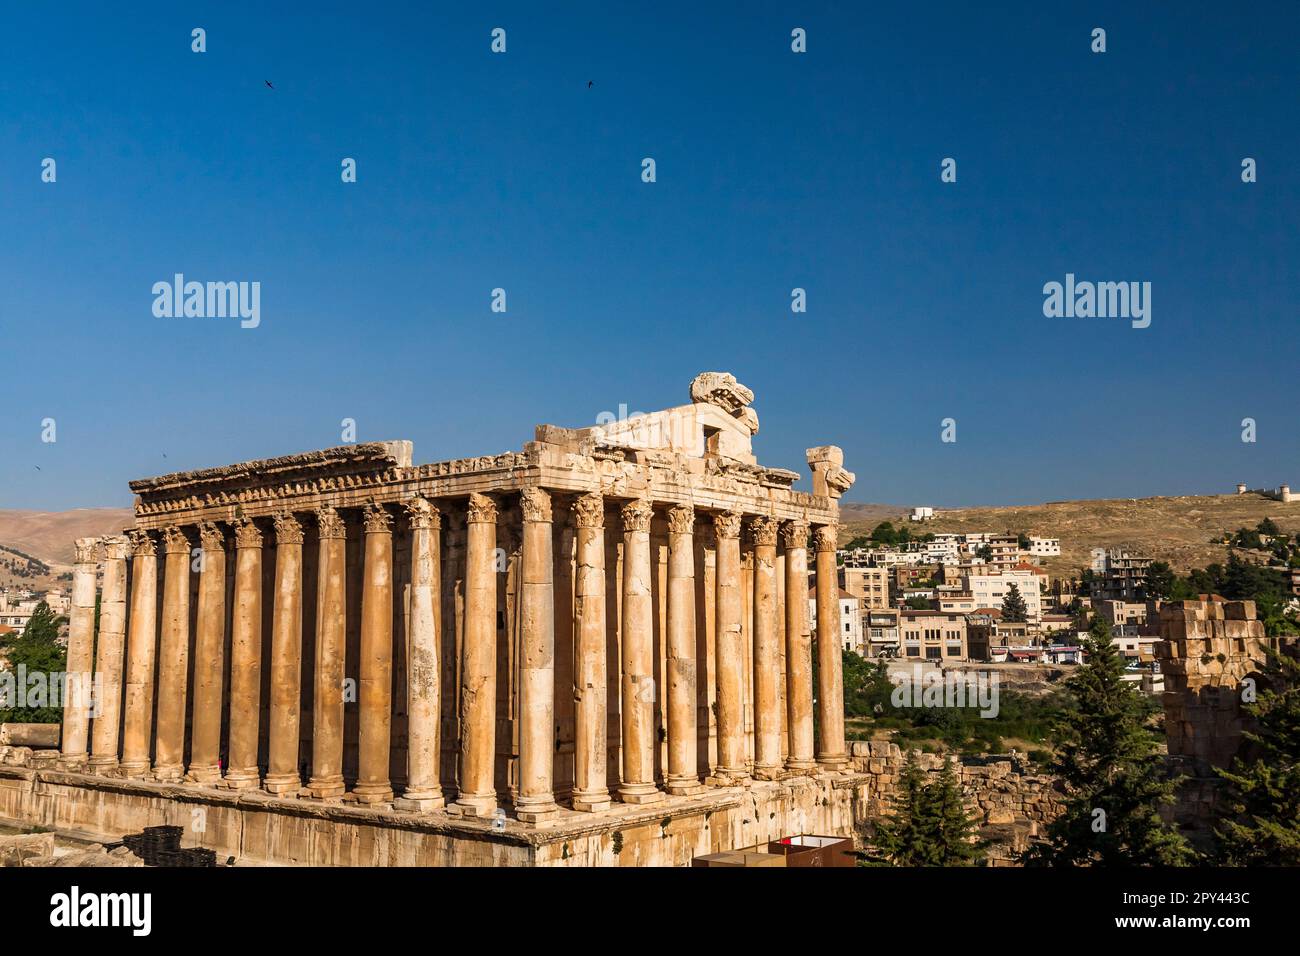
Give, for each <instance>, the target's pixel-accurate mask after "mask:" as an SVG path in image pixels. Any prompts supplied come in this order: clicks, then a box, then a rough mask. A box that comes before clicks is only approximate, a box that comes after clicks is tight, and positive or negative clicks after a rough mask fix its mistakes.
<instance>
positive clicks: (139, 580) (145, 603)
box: [119, 531, 158, 777]
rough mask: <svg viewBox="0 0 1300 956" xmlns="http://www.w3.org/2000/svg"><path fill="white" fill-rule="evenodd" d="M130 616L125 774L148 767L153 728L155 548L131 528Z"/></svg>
mask: <svg viewBox="0 0 1300 956" xmlns="http://www.w3.org/2000/svg"><path fill="white" fill-rule="evenodd" d="M130 537H131V546H132V558H131V616H130V625H129V627H130V633H129V635H128V640H127V663H126V694H125V707H126V715H125V718H124V721H123V727H122V762H121V764H120V765H119V769H120V771H121V773H122V775H123V776H124V777H142V776H144V775H145V774H146V773H148V771H149V766H150V761H149V754H150V746H149V745H150V743H151V738H152V731H153V694H154V676H153V674H154V658H155V656H156V654H157V645H158V551H157V546H156V544H155V543H154V540H153V539H152V538H151V537H150V536H149V532H147V531H132V532H131V535H130Z"/></svg>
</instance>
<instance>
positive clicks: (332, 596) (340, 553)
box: [307, 507, 348, 800]
mask: <svg viewBox="0 0 1300 956" xmlns="http://www.w3.org/2000/svg"><path fill="white" fill-rule="evenodd" d="M316 526H317V528H318V529H319V535H318V537H319V545H318V547H319V555H320V557H319V560H318V561H317V569H316V656H315V666H314V667H313V670H312V673H313V675H314V685H313V693H312V711H311V714H312V727H311V779H310V780H309V781H308V783H307V788H308V789H309V790H310V791H311V795H312V796H313V797H315V798H317V799H318V800H329V799H336V798H338V797H341V796H343V791H344V789H345V787H344V783H343V680H344V664H345V659H346V650H345V646H346V642H347V638H346V630H347V570H346V569H347V563H348V562H347V536H348V532H347V526H346V525H345V524H344V522H343V519H342V518H340V517H339V513H338V511H337V510H335V509H334V508H330V507H325V508H321V509H320V510H318V511H317V512H316Z"/></svg>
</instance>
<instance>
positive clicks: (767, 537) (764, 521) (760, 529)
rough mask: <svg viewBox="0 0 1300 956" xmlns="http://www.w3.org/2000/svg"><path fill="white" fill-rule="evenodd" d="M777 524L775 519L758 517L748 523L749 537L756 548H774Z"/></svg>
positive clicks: (764, 516)
mask: <svg viewBox="0 0 1300 956" xmlns="http://www.w3.org/2000/svg"><path fill="white" fill-rule="evenodd" d="M778 526H779V523H778V522H777V520H776V519H775V518H771V517H768V516H767V515H759V516H758V517H756V518H751V519H750V521H749V535H750V538H751V539H753V542H754V545H755V546H756V547H764V546H771V547H773V548H775V547H776V532H777V528H778Z"/></svg>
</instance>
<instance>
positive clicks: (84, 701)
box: [59, 538, 99, 770]
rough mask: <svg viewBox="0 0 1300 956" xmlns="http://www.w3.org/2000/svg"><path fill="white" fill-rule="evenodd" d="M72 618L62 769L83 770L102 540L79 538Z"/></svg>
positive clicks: (60, 759)
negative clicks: (96, 577)
mask: <svg viewBox="0 0 1300 956" xmlns="http://www.w3.org/2000/svg"><path fill="white" fill-rule="evenodd" d="M76 550H77V563H76V565H74V567H73V569H72V609H71V612H70V613H69V615H68V665H67V667H68V669H67V675H66V679H65V681H64V685H63V735H62V737H61V740H60V755H59V766H61V767H63V768H64V769H66V770H81V769H83V768H84V767H85V765H86V759H87V756H88V755H87V753H86V745H87V743H88V742H89V739H90V705H91V690H92V687H93V680H92V673H91V672H92V670H93V669H94V656H95V565H96V552H97V551H98V550H99V539H98V538H78V539H77V542H76Z"/></svg>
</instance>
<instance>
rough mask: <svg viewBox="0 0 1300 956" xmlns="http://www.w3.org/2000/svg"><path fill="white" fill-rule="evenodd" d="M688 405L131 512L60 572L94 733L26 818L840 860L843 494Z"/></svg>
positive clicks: (377, 459)
mask: <svg viewBox="0 0 1300 956" xmlns="http://www.w3.org/2000/svg"><path fill="white" fill-rule="evenodd" d="M690 398H691V401H690V403H689V404H686V405H682V406H679V407H675V408H671V409H668V410H665V411H661V412H657V413H653V414H649V415H639V416H635V417H633V418H631V419H627V420H621V421H615V422H613V423H610V424H602V425H597V426H594V427H588V428H580V429H568V428H560V427H556V426H551V425H542V426H538V427H537V429H536V434H535V436H534V439H533V440H532V441H530V442H528V443H526V444H525V445H524V446H523V448H522V450H520V451H517V452H509V453H506V454H501V455H492V456H485V457H480V458H469V459H462V460H456V461H443V462H437V463H433V464H424V465H417V464H414V463H413V460H412V447H411V443H410V442H403V441H394V442H382V443H380V442H375V443H367V444H357V445H347V446H343V447H339V448H330V449H325V450H323V451H315V452H308V453H304V454H296V455H287V456H285V457H282V458H272V459H267V460H263V461H253V462H246V463H242V464H237V465H229V466H225V467H219V468H209V469H204V470H199V471H191V472H185V473H181V474H172V475H165V476H163V477H159V478H146V479H141V480H139V481H133V482H132V483H131V489H132V491H133V492H134V493H135V494H136V496H137V497H136V506H135V512H136V520H135V527H134V528H133V529H130V530H129V531H127V532H126V533H125V534H124V535H123V536H115V537H110V538H105V539H100V540H89V539H88V540H83V541H79V542H78V564H77V567H76V572H75V575H74V597H73V609H72V616H71V625H70V630H71V637H70V644H69V671H70V672H71V673H74V674H75V673H77V672H85V673H91V672H93V673H94V676H95V681H94V686H95V688H96V690H95V699H94V701H93V708H92V707H88V706H87V704H88V703H91V701H89V700H88V699H87V697H86V695H84V694H83V695H82V699H81V700H80V701H74V702H73V703H72V704H71V705H70V706H68V707H67V708H66V710H65V715H66V716H65V721H64V727H63V736H62V742H61V753H60V756H59V758H58V761H57V766H54V767H49V766H46V767H41V768H36V769H29V770H28V771H27V772H29V773H32V774H35V775H36V776H35V777H33V788H34V790H35V791H41V792H44V793H47V794H48V793H51V792H53V791H55V790H60V792H61V793H62V796H63V797H64V798H67V799H72V800H74V801H75V800H84V801H88V805H89V806H90V807H91V808H92V810H93V812H90V813H87V814H85V816H86V817H87V818H90V817H94V818H95V819H97V820H100V821H101V822H102V820H103V819H104V818H108V819H110V820H116V821H117V822H118V823H119V824H120V826H119V829H125V828H127V827H130V826H135V825H137V824H147V823H159V822H164V820H163V819H161V818H160V816H161V817H163V818H166V822H171V820H172V819H173V817H177V816H179V817H184V816H185V814H186V813H188V812H189V809H190V808H192V807H194V806H196V805H202V806H203V807H204V813H205V816H206V818H207V819H208V820H212V819H213V818H214V815H215V817H216V819H217V820H218V821H219V822H218V823H217V829H218V830H220V832H219V833H217V834H213V835H212V836H211V837H210V842H211V843H212V845H214V846H217V847H218V848H219V849H222V850H224V849H228V848H230V847H234V846H238V848H239V850H240V852H241V853H243V854H245V855H248V856H250V857H252V858H254V859H262V860H267V861H280V862H312V863H332V864H339V863H343V864H347V863H353V864H355V863H389V862H396V863H441V864H454V863H500V862H506V863H552V862H556V863H558V862H561V861H565V862H576V863H585V864H597V863H614V864H619V863H621V864H624V865H626V864H630V863H685V862H689V860H690V858H691V856H692V855H694V854H697V853H708V852H713V851H717V850H725V849H732V848H734V847H735V846H741V845H744V844H746V843H753V842H757V841H758V840H763V839H768V838H774V837H777V836H781V835H783V834H786V833H793V832H800V831H804V832H808V831H816V832H825V833H848V832H850V830H851V827H852V824H853V818H854V814H855V806H854V802H855V799H857V798H858V797H859V796H860V792H859V790H858V789H857V787H858V786H859V783H860V781H859V779H858V777H857V776H856V775H855V774H854V773H853V772H852V771H851V770H850V769H849V761H848V754H847V752H846V746H845V736H844V716H843V688H842V682H841V667H840V651H839V646H840V644H839V640H838V636H837V634H836V633H835V628H836V625H837V622H838V621H839V614H838V612H837V610H836V595H837V586H836V568H835V544H836V525H837V521H838V506H837V499H838V498H839V496H840V495H841V494H842V493H843V491H845V490H846V489H847V488H848V487H849V486H850V485H851V484H852V482H853V475H852V474H851V473H849V472H847V471H845V470H844V469H843V456H842V454H841V452H840V450H839V449H838V448H836V447H834V446H829V445H828V446H822V447H817V448H812V449H810V450H809V451H808V456H807V459H808V465H809V467H810V469H811V485H812V490H811V492H805V491H797V490H795V489H794V488H793V484H794V482H795V481H796V480H797V479H798V477H799V476H798V475H797V474H796V473H795V472H793V471H788V470H785V469H782V468H774V467H767V466H764V465H760V464H759V463H758V461H757V460H756V458H755V456H754V453H753V449H752V439H753V436H754V435H755V433H756V432H757V431H758V419H757V415H756V414H755V412H754V409H753V408H752V407H751V403H752V401H753V394H752V393H751V392H750V390H749V389H747V388H745V387H744V386H743V385H740V384H739V383H737V382H736V380H735V378H734V377H732V376H731V375H727V374H723V373H704V374H702V375H700V376H698V377H697V378H696V379H695V380H694V381H693V382H692V383H691V387H690ZM810 549H811V550H812V552H813V553H812V555H809V553H808V552H809V550H810ZM101 563H102V592H101V597H100V618H99V630H98V636H97V639H96V635H95V634H94V603H95V582H96V578H97V574H98V573H100V571H99V568H100V564H101ZM810 573H811V574H812V575H813V576H814V577H815V584H812V582H810V579H809V575H810ZM810 586H815V590H816V600H817V607H818V610H819V613H818V615H817V620H818V633H817V635H815V637H816V639H815V640H814V635H812V634H810V633H809V624H808V613H807V612H808V608H807V603H806V601H804V600H799V599H798V596H799V595H803V594H806V593H807V591H806V589H807V588H808V587H810ZM787 596H792V597H790V599H787ZM814 675H816V678H815V679H814ZM5 769H9V768H5ZM3 782H4V781H0V783H3ZM37 784H40V786H37ZM11 789H12V788H11ZM89 792H93V794H94V796H93V798H92V797H89V796H87V793H89ZM5 799H7V800H8V803H9V807H8V808H7V809H6V807H4V806H0V814H4V815H9V816H20V817H21V816H22V810H23V807H24V806H26V808H27V810H28V814H27V815H28V816H29V817H35V818H42V819H44V818H46V817H48V816H49V814H48V813H46V812H45V811H43V810H42V809H41V806H40V800H39V794H38V793H35V792H34V793H33V794H29V795H27V796H25V797H24V796H8V795H7V791H6V790H5V789H3V788H0V801H3V800H5ZM24 801H26V802H25V803H24ZM175 807H179V808H180V810H179V812H178V813H177V814H173V813H171V810H169V808H175ZM58 815H59V814H58V813H57V812H56V813H55V816H58ZM74 818H76V819H79V816H78V814H77V812H75V811H65V812H63V813H62V817H61V819H63V820H64V821H65V822H70V821H72V820H73V819H74ZM212 827H213V824H212V823H209V824H208V827H207V828H206V830H205V832H210V831H211V830H212ZM616 836H617V838H615V837H616Z"/></svg>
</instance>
